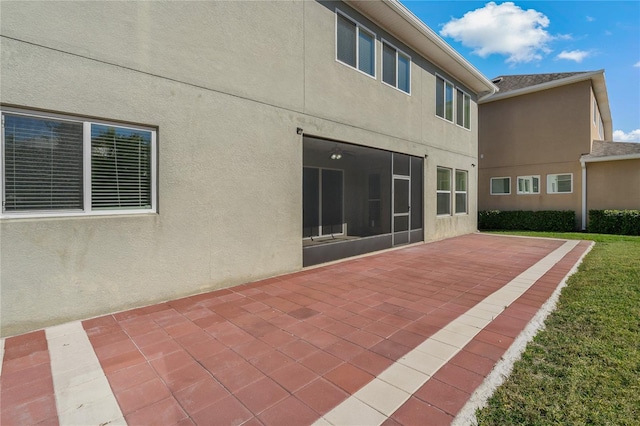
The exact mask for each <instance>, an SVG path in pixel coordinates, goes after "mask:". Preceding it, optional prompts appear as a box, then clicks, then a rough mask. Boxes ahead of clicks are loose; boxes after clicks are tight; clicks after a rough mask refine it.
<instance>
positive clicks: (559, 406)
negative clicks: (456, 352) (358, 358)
mask: <svg viewBox="0 0 640 426" xmlns="http://www.w3.org/2000/svg"><path fill="white" fill-rule="evenodd" d="M509 234H516V235H528V236H541V237H554V238H564V239H584V240H593V241H595V242H596V245H595V246H594V247H593V250H592V251H591V252H590V253H589V254H588V255H587V256H586V257H585V259H584V261H583V263H582V265H581V266H580V267H579V269H578V272H576V273H575V274H574V275H573V276H572V277H571V278H570V279H569V281H568V284H567V287H565V288H564V290H563V291H562V294H561V296H560V300H559V302H558V307H557V309H556V311H554V312H553V313H552V314H551V315H550V316H549V317H548V318H547V321H546V323H545V325H546V326H545V329H544V330H542V331H540V332H539V333H538V334H537V335H536V337H535V338H534V339H533V341H532V342H530V343H529V345H528V346H527V348H526V350H525V352H524V353H523V355H522V358H521V359H520V360H519V361H518V362H516V364H515V365H514V369H513V372H512V373H511V375H510V376H509V378H508V379H507V380H506V381H505V383H504V384H503V385H502V386H500V387H499V388H498V389H497V390H496V392H495V393H494V395H493V396H492V397H491V398H490V400H489V402H488V405H487V407H485V408H483V409H482V410H478V412H477V413H476V415H477V419H478V424H480V425H638V424H640V237H630V236H615V235H599V234H581V233H575V234H564V233H561V234H558V233H540V232H522V233H514V232H509Z"/></svg>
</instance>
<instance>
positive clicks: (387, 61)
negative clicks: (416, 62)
mask: <svg viewBox="0 0 640 426" xmlns="http://www.w3.org/2000/svg"><path fill="white" fill-rule="evenodd" d="M382 81H383V82H385V83H387V84H388V85H390V86H393V87H395V88H398V89H400V90H402V91H403V92H406V93H411V90H410V85H411V57H409V55H407V54H405V53H404V52H402V51H401V50H398V49H397V48H396V47H394V46H393V45H391V44H389V43H387V42H386V41H383V42H382Z"/></svg>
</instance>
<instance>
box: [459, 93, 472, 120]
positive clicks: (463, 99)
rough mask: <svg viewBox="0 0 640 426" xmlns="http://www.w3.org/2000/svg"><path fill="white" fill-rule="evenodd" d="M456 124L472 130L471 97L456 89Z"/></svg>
mask: <svg viewBox="0 0 640 426" xmlns="http://www.w3.org/2000/svg"><path fill="white" fill-rule="evenodd" d="M456 124H457V125H458V126H462V127H464V128H465V129H470V128H471V97H470V96H469V95H467V94H466V93H464V92H463V91H462V90H460V89H456Z"/></svg>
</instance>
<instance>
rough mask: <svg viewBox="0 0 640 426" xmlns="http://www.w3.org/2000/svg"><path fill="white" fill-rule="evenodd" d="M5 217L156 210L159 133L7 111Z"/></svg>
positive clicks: (3, 211)
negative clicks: (157, 140) (156, 168)
mask: <svg viewBox="0 0 640 426" xmlns="http://www.w3.org/2000/svg"><path fill="white" fill-rule="evenodd" d="M2 123H3V127H2V181H3V185H2V214H3V216H5V217H6V216H11V215H13V214H16V215H20V216H22V217H23V216H25V215H27V216H28V215H30V214H31V215H37V216H48V215H83V214H105V213H119V212H123V213H136V212H141V213H142V212H144V213H148V212H152V211H155V193H154V188H155V182H154V178H155V177H154V176H155V172H154V170H155V159H154V155H155V143H156V135H155V131H154V130H151V129H141V128H132V127H125V126H117V125H111V124H106V123H97V122H92V121H82V120H74V119H66V118H58V117H46V116H35V115H28V114H24V113H13V112H3V113H2Z"/></svg>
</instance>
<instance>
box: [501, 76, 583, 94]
mask: <svg viewBox="0 0 640 426" xmlns="http://www.w3.org/2000/svg"><path fill="white" fill-rule="evenodd" d="M586 73H587V71H581V72H558V73H551V74H518V75H502V76H499V77H496V78H494V79H492V80H491V81H493V83H494V84H495V85H496V86H498V88H499V89H500V91H499V92H498V93H506V92H510V91H512V90H517V89H523V88H525V87H531V86H537V85H538V84H542V83H548V82H550V81H554V80H560V79H563V78H567V77H572V76H574V75H578V74H586Z"/></svg>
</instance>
